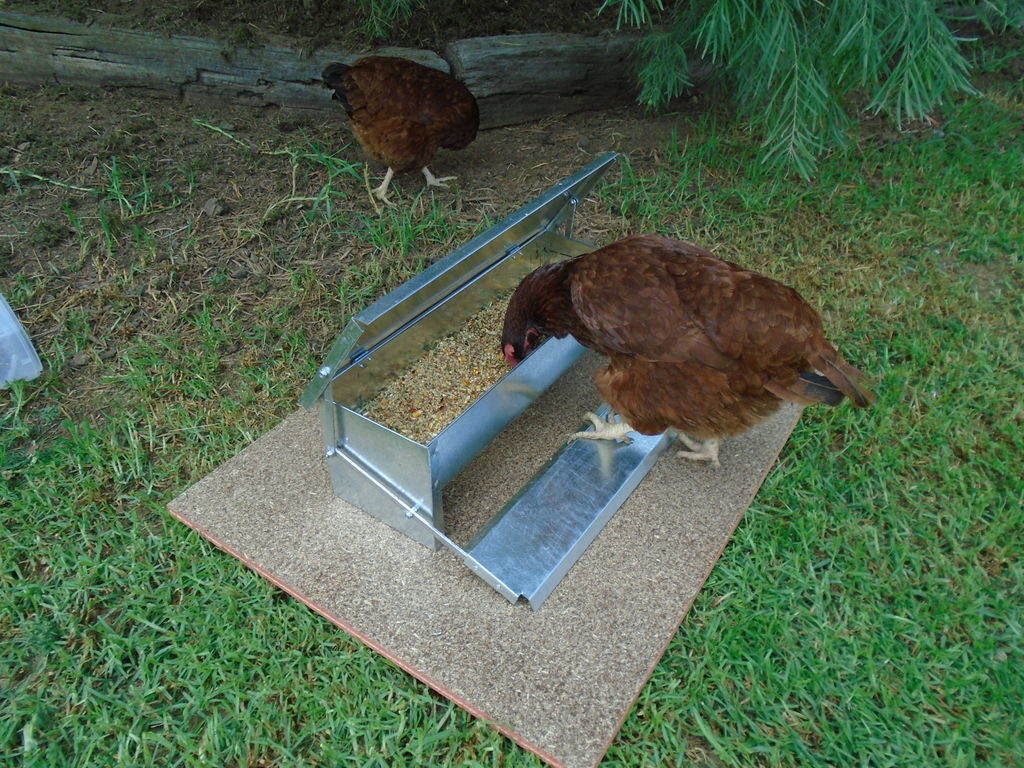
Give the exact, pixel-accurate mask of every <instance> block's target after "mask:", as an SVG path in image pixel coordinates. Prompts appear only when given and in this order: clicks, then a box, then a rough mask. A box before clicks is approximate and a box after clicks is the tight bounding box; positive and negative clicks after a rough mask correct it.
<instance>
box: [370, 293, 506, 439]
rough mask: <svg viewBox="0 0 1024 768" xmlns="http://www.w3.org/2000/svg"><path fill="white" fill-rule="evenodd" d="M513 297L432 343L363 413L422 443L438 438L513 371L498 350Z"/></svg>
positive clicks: (488, 307) (491, 307)
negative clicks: (503, 376) (507, 308)
mask: <svg viewBox="0 0 1024 768" xmlns="http://www.w3.org/2000/svg"><path fill="white" fill-rule="evenodd" d="M508 300H509V296H503V297H501V298H498V299H495V300H494V301H492V302H491V303H490V304H487V305H486V306H485V307H483V308H482V309H481V310H480V311H478V312H477V313H476V314H475V315H473V316H471V317H470V318H469V319H468V320H467V321H466V322H465V324H464V325H463V326H462V327H461V328H458V329H457V330H455V331H452V332H451V333H449V334H448V335H447V336H445V337H443V338H441V339H439V340H438V341H436V342H435V343H434V344H432V345H430V346H429V347H428V348H427V350H426V352H425V353H424V354H423V355H422V356H421V357H420V358H419V359H418V360H417V361H416V362H414V363H413V364H412V365H410V366H408V367H407V368H405V369H404V370H403V371H402V372H401V373H400V374H399V375H398V376H397V377H396V378H394V379H392V380H391V381H390V382H389V383H388V384H387V385H386V386H385V387H383V388H382V389H381V390H379V391H378V392H377V394H376V395H374V397H373V398H372V399H371V400H370V401H368V402H367V403H366V404H365V405H364V407H363V408H362V411H361V412H362V414H363V415H364V416H366V417H367V418H368V419H373V420H374V421H376V422H377V423H378V424H382V425H383V426H385V427H387V428H388V429H393V430H394V431H395V432H398V433H399V434H402V435H405V436H406V437H408V438H410V439H412V440H415V441H416V442H419V443H427V442H429V441H430V440H432V439H433V438H434V437H436V436H437V434H438V433H439V432H441V430H443V429H444V428H445V427H447V426H448V425H449V424H451V423H452V422H453V421H455V419H456V418H458V416H460V415H461V414H462V413H463V412H464V411H465V410H466V409H467V408H468V407H469V406H470V405H471V404H472V403H473V402H474V401H475V400H476V399H477V398H478V397H480V395H482V394H483V393H484V392H485V391H487V390H488V389H489V388H490V387H491V386H492V385H493V384H494V383H495V382H496V381H497V380H498V379H500V378H501V377H502V375H504V374H505V372H506V371H508V365H507V364H506V363H505V359H504V357H503V356H502V355H501V353H500V351H499V346H500V345H499V341H500V338H501V328H502V324H503V323H504V320H505V308H506V307H507V306H508Z"/></svg>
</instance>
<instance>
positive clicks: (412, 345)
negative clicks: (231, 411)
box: [301, 153, 667, 610]
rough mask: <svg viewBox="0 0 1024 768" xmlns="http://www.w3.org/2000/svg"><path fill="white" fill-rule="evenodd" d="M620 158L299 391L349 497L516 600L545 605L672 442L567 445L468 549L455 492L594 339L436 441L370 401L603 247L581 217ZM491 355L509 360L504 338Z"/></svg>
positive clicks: (538, 363) (366, 326) (408, 289)
mask: <svg viewBox="0 0 1024 768" xmlns="http://www.w3.org/2000/svg"><path fill="white" fill-rule="evenodd" d="M615 158H616V154H615V153H610V154H607V155H605V156H603V157H601V158H599V159H598V160H596V161H594V162H593V163H591V164H590V165H588V166H587V167H585V168H583V169H582V170H580V171H579V172H578V173H576V174H575V175H573V176H571V177H570V178H568V179H566V180H565V181H563V182H561V183H560V184H557V185H555V186H554V187H552V188H551V189H550V190H548V191H547V192H546V193H544V194H542V195H540V196H539V197H537V198H536V199H534V200H533V201H532V202H530V203H529V204H527V205H525V206H523V207H522V208H520V209H519V210H518V211H516V212H515V213H513V214H512V215H511V216H509V217H508V218H506V219H505V220H504V221H502V222H500V223H499V224H496V225H495V226H493V227H491V228H490V229H489V230H487V231H486V232H484V233H483V234H481V235H479V236H478V237H476V238H474V239H473V240H471V241H470V242H469V243H467V244H466V245H464V246H463V247H461V248H459V249H458V250H456V251H454V252H453V253H451V254H449V255H448V256H447V257H445V258H444V259H442V260H440V261H438V262H436V263H435V264H433V265H432V266H430V267H429V268H428V269H426V270H424V271H423V272H421V273H420V274H418V275H416V276H415V277H414V278H412V279H411V280H409V281H408V282H407V283H405V284H404V285H402V286H401V287H399V288H398V289H396V290H394V291H392V292H391V293H389V294H388V295H386V296H384V297H383V298H381V299H380V300H378V301H377V302H375V303H374V304H372V305H371V306H369V307H367V308H366V309H365V310H363V311H362V312H361V313H359V314H358V315H356V316H355V317H353V318H352V319H351V320H350V321H349V323H348V325H347V326H346V327H345V329H344V331H343V332H342V334H341V336H340V337H339V338H338V340H337V341H336V342H335V344H334V346H333V348H332V349H331V351H330V353H329V354H328V356H327V360H326V361H325V362H324V365H323V366H322V367H321V368H320V370H319V371H318V375H317V377H316V378H315V380H314V381H313V382H312V383H311V384H310V385H309V387H308V388H307V389H306V392H305V393H304V394H303V396H302V400H301V402H302V405H303V406H305V407H306V408H312V407H314V406H315V405H316V404H317V403H319V407H320V413H321V423H322V427H323V435H324V442H325V446H326V457H327V464H328V468H329V471H330V475H331V482H332V484H333V486H334V491H335V493H336V494H337V495H338V496H340V497H342V498H344V499H346V500H347V501H349V502H351V503H352V504H354V505H355V506H357V507H359V508H360V509H362V510H364V511H365V512H367V513H369V514H371V515H373V516H374V517H376V518H378V519H380V520H383V521H384V522H386V523H388V524H389V525H391V526H393V527H394V528H396V529H398V530H399V531H401V532H403V533H405V534H406V535H408V536H410V537H411V538H413V539H415V540H416V541H418V542H420V543H422V544H424V545H426V546H428V547H431V548H434V549H437V548H439V547H440V545H444V546H446V547H448V548H450V549H451V550H452V551H453V552H455V554H456V555H457V556H458V557H459V558H460V559H461V560H462V561H463V562H464V563H465V564H466V565H467V566H468V567H469V568H470V569H471V570H472V571H473V572H474V573H476V574H477V575H478V576H479V577H480V578H482V579H483V580H484V581H486V582H487V583H488V584H490V585H491V586H492V587H493V588H494V589H496V590H497V591H498V592H499V593H501V594H502V595H503V596H504V597H505V598H506V599H508V600H509V601H510V602H516V601H517V600H518V599H519V598H520V597H525V598H526V599H527V600H528V601H529V602H530V605H531V606H532V607H533V609H534V610H536V609H538V608H539V607H540V606H541V604H542V603H543V602H544V600H545V599H546V598H547V597H548V595H550V594H551V591H552V590H553V589H554V588H555V587H556V586H557V584H558V582H559V581H560V580H561V579H562V577H563V576H564V575H565V574H566V573H567V572H568V570H569V569H570V568H571V567H572V564H573V563H574V562H575V561H576V560H577V559H578V558H579V556H580V555H581V554H582V553H583V551H584V550H585V549H586V547H587V545H588V544H590V542H591V541H592V540H593V539H594V538H595V537H596V536H597V534H598V533H599V532H600V530H601V528H603V527H604V525H605V523H607V521H608V520H609V519H610V518H611V516H612V515H613V514H614V513H615V511H616V510H617V509H618V507H619V506H620V505H621V504H622V502H623V501H624V500H625V499H626V497H627V496H628V495H629V493H630V492H631V491H632V490H633V488H635V487H636V485H637V483H639V482H640V480H641V478H642V477H643V476H644V475H645V474H646V473H647V470H648V469H649V468H650V467H651V465H652V464H653V463H654V461H655V460H656V458H657V456H658V455H659V454H660V453H661V451H662V450H663V449H664V447H665V446H666V444H667V440H666V438H665V437H664V436H657V437H646V436H643V435H638V436H636V439H634V441H633V442H632V443H631V444H629V445H625V444H619V445H618V446H617V447H616V449H615V450H614V451H613V452H611V458H610V459H609V456H608V451H607V450H605V451H603V452H602V451H599V450H598V449H599V448H600V447H601V446H598V445H595V444H594V443H593V442H592V441H588V440H583V441H576V442H574V443H569V444H567V445H566V446H565V447H564V448H562V449H561V450H560V451H559V452H558V453H556V455H555V456H554V457H552V459H551V460H550V461H549V462H548V463H547V464H546V465H545V467H544V468H543V469H542V470H540V471H539V472H538V473H537V475H536V476H534V478H533V479H532V480H531V481H530V482H529V483H527V485H526V486H524V487H523V488H522V489H520V490H519V491H518V492H517V493H515V494H514V495H513V496H512V498H511V499H510V500H509V502H508V503H507V504H506V506H505V507H504V509H502V510H501V511H500V512H498V514H497V515H495V517H494V518H493V519H492V520H491V521H490V522H489V523H488V524H487V525H485V526H484V528H483V530H482V531H481V532H480V533H479V534H477V536H476V538H475V539H474V540H473V542H472V543H471V544H470V545H469V546H468V547H466V548H462V547H461V546H459V545H458V544H457V543H456V542H454V541H452V540H451V539H450V538H449V537H448V536H447V535H446V534H445V524H444V511H443V509H442V503H441V498H442V491H443V489H444V488H445V486H446V485H447V484H448V483H449V482H450V481H451V480H452V479H453V478H454V477H455V476H456V475H457V474H458V473H459V471H460V470H461V469H462V468H463V467H464V466H465V465H466V464H468V463H469V462H470V461H471V460H472V459H473V458H474V457H475V456H476V455H477V454H479V453H480V452H481V451H482V450H483V449H484V448H486V447H487V445H488V444H489V443H490V442H491V440H492V439H493V438H494V437H495V436H496V435H497V434H498V433H499V432H501V431H502V430H503V429H504V428H505V427H506V426H508V424H509V423H511V422H512V420H513V419H515V418H516V417H517V416H518V415H519V414H520V413H522V412H523V411H524V410H525V409H526V408H527V407H528V406H529V405H530V404H531V403H532V402H533V401H534V400H535V399H536V398H537V397H538V396H539V395H540V394H541V393H542V392H543V391H544V390H545V389H547V388H548V387H549V386H550V385H551V384H552V383H554V382H555V381H556V380H557V379H558V378H559V377H560V376H561V375H562V374H563V373H564V372H565V371H566V370H568V369H569V367H570V366H572V364H573V363H574V362H575V361H576V360H577V359H578V358H579V356H580V354H581V353H582V352H583V347H581V346H580V345H579V344H577V343H576V341H575V340H573V339H572V338H571V337H568V338H565V339H561V340H556V339H549V340H547V341H545V342H544V343H543V344H541V345H540V346H539V347H538V348H537V350H536V351H534V352H533V353H532V354H531V355H529V356H528V357H527V358H526V359H525V360H524V361H523V362H521V363H520V364H519V365H517V366H516V367H515V368H511V369H509V371H508V372H507V373H506V374H505V375H504V376H503V377H502V378H501V379H499V380H498V381H497V383H495V384H494V385H492V386H491V387H490V389H488V390H486V391H485V392H484V393H483V394H482V395H480V396H479V397H478V398H477V399H476V400H475V401H474V402H473V403H472V404H471V405H469V406H468V407H467V408H466V409H465V410H464V411H463V412H462V413H461V414H460V415H459V416H458V417H457V418H456V419H455V420H454V421H453V422H452V423H451V424H449V425H448V426H447V427H445V428H444V429H442V430H441V431H440V432H439V433H438V434H437V435H436V436H435V437H434V438H432V439H431V440H430V441H429V442H426V443H421V442H417V441H416V440H413V439H411V438H409V437H406V436H405V435H402V434H399V433H398V432H397V431H394V430H392V429H389V428H388V427H385V426H383V425H382V424H380V423H378V422H376V421H373V420H372V419H370V418H367V417H366V416H364V415H363V414H362V413H360V410H359V408H360V406H361V405H362V404H364V403H365V402H366V401H367V400H368V399H369V398H371V397H372V396H373V395H374V394H375V393H376V392H377V391H378V390H379V389H380V388H381V387H382V386H383V385H384V383H386V382H388V381H389V380H391V379H392V378H393V377H395V376H396V375H397V374H398V373H400V372H401V371H402V370H403V369H405V368H406V367H407V366H409V365H410V364H411V363H413V362H414V361H415V360H416V359H417V358H418V357H419V355H420V354H421V352H422V350H423V349H424V348H425V347H427V346H428V345H430V344H431V343H432V342H434V341H435V340H438V339H440V338H442V337H444V336H445V335H447V334H448V333H450V332H451V331H452V330H453V329H456V328H459V327H461V325H462V324H463V323H464V322H465V320H466V319H467V318H469V317H470V316H472V315H473V314H475V313H476V312H477V311H478V310H479V309H480V308H481V307H483V306H484V305H486V304H487V303H489V302H490V301H491V300H492V299H494V298H495V297H496V296H501V295H504V294H507V293H508V292H510V291H512V290H513V289H514V288H515V286H516V285H518V284H519V281H520V280H521V279H522V278H523V277H524V276H525V275H526V274H527V273H528V272H530V271H531V270H533V269H534V268H535V267H537V266H539V265H541V264H544V263H548V262H552V261H558V260H561V259H565V258H568V257H570V256H575V255H577V254H581V253H586V252H588V251H591V250H593V246H591V245H588V244H587V243H584V242H581V241H578V240H574V239H572V237H571V229H572V223H573V216H574V213H575V211H576V207H577V205H578V203H579V201H580V200H582V199H583V197H584V196H585V195H586V194H587V193H588V192H589V191H590V190H591V189H592V188H593V186H594V184H595V183H596V182H597V180H598V179H599V178H600V176H601V175H602V174H603V173H604V172H605V170H607V169H608V167H609V166H611V165H612V164H613V163H614V161H615ZM480 352H482V353H484V354H488V353H493V354H495V355H497V354H498V350H497V344H495V348H494V349H493V350H480ZM604 411H605V412H606V407H605V409H604Z"/></svg>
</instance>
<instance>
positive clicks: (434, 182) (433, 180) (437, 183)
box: [423, 166, 458, 187]
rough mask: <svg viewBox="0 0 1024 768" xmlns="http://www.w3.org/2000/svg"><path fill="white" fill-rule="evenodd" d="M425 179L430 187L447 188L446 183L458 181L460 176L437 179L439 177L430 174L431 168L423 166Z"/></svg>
mask: <svg viewBox="0 0 1024 768" xmlns="http://www.w3.org/2000/svg"><path fill="white" fill-rule="evenodd" d="M423 178H425V179H426V180H427V186H428V187H447V186H448V185H447V184H445V182H446V181H451V180H452V179H457V178H458V176H442V177H441V178H437V176H435V175H434V174H432V173H431V172H430V169H429V168H427V167H426V166H423Z"/></svg>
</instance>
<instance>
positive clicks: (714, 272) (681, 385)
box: [501, 235, 874, 465]
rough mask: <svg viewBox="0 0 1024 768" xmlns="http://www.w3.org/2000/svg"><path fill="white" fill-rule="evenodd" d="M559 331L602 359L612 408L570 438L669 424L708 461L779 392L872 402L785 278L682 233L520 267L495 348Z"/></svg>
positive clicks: (521, 345) (815, 399) (509, 354)
mask: <svg viewBox="0 0 1024 768" xmlns="http://www.w3.org/2000/svg"><path fill="white" fill-rule="evenodd" d="M567 335H572V336H573V337H575V338H576V340H577V341H578V342H580V344H583V345H584V346H586V347H589V348H591V349H593V350H596V351H597V352H600V353H601V354H602V355H604V356H606V357H607V358H608V367H607V368H604V369H602V370H600V371H598V373H597V374H596V375H595V382H596V384H597V388H598V390H599V391H600V393H601V396H602V397H604V399H605V400H606V401H607V402H608V403H609V404H610V405H611V406H612V408H613V409H614V410H615V411H616V412H618V413H619V414H620V415H621V416H622V421H621V422H612V421H607V422H605V421H602V420H601V419H598V418H597V417H596V416H594V415H593V414H587V416H588V418H590V420H591V421H593V422H594V426H595V431H593V432H578V433H576V434H575V435H573V438H594V439H610V440H614V439H625V436H626V433H628V432H630V431H636V432H639V433H641V434H645V435H656V434H660V433H661V432H664V431H665V430H666V429H673V430H675V431H677V432H678V433H679V439H680V441H681V442H683V443H684V444H685V445H686V446H687V448H688V449H689V450H687V451H680V455H681V456H685V457H687V458H690V459H696V460H704V461H710V462H711V463H712V464H714V465H718V448H719V441H720V439H721V438H722V437H725V436H729V435H736V434H739V433H741V432H744V431H745V430H747V429H749V428H750V427H751V426H753V425H754V424H756V423H757V422H759V421H762V420H764V419H766V418H768V417H769V416H770V415H771V414H772V413H774V412H775V411H776V410H778V408H779V406H780V405H781V404H782V402H783V401H789V402H795V403H800V404H801V405H809V404H812V403H825V404H827V405H838V404H839V403H840V402H841V401H842V400H843V398H844V397H848V398H849V399H850V401H851V402H852V403H853V405H855V406H857V407H860V408H863V407H866V406H868V405H870V404H871V403H872V402H873V401H874V395H872V394H871V392H869V391H868V390H867V389H866V388H865V387H864V386H863V383H862V382H863V381H864V379H865V376H864V374H863V373H862V372H861V371H859V370H857V369H856V368H854V367H853V366H852V365H850V364H849V363H848V362H846V360H844V359H843V357H842V355H840V354H839V352H837V351H836V349H835V347H833V346H832V345H831V344H830V343H829V342H828V341H827V340H826V339H825V335H824V330H823V328H822V324H821V318H820V317H819V316H818V313H817V312H815V311H814V309H812V308H811V307H810V305H808V304H807V302H805V301H804V300H803V299H802V298H801V297H800V295H799V294H798V293H797V292H796V291H795V290H793V289H792V288H789V287H788V286H785V285H783V284H782V283H779V282H776V281H775V280H772V279H771V278H769V277H766V276H764V275H762V274H759V273H757V272H753V271H751V270H748V269H744V268H743V267H741V266H739V265H737V264H733V263H732V262H728V261H724V260H722V259H719V258H717V257H715V256H713V255H712V254H711V253H710V252H708V251H706V250H705V249H703V248H701V247H700V246H697V245H694V244H693V243H685V242H680V241H676V240H670V239H668V238H664V237H655V236H648V235H637V236H634V237H628V238H626V239H624V240H620V241H619V242H616V243H612V244H611V245H608V246H606V247H604V248H601V249H599V250H596V251H593V252H592V253H588V254H584V255H582V256H578V257H575V258H572V259H567V260H565V261H561V262H558V263H555V264H547V265H545V266H542V267H539V268H538V269H536V270H534V271H533V272H531V273H530V274H529V275H527V276H526V277H525V278H524V279H523V281H522V282H521V283H520V285H519V287H518V288H517V289H516V291H515V293H513V295H512V298H511V299H510V300H509V305H508V309H507V311H506V314H505V327H504V331H503V333H502V342H501V343H502V351H503V353H504V355H505V359H506V360H507V361H508V362H509V363H510V364H511V365H515V364H516V363H518V362H519V361H520V360H522V359H523V358H524V357H525V356H526V355H527V354H528V353H529V352H530V350H531V349H532V348H533V347H535V346H536V345H537V343H538V341H539V340H540V339H541V338H542V337H544V336H554V337H556V338H562V337H564V336H567Z"/></svg>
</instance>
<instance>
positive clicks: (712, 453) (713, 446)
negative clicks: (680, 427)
mask: <svg viewBox="0 0 1024 768" xmlns="http://www.w3.org/2000/svg"><path fill="white" fill-rule="evenodd" d="M677 436H678V438H679V441H680V442H681V443H682V444H683V445H685V446H686V447H687V448H689V449H690V450H688V451H679V452H677V453H676V456H682V457H683V458H684V459H690V460H691V461H710V462H711V466H713V467H720V466H722V465H721V464H719V463H718V445H719V442H720V441H719V439H718V438H717V437H709V438H708V439H707V440H705V441H704V442H701V441H700V440H694V439H693V438H692V437H690V436H689V435H684V434H683V433H682V432H679V433H677Z"/></svg>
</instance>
